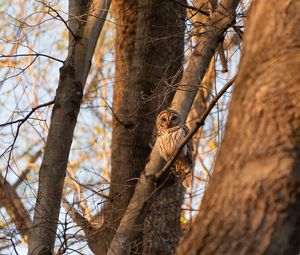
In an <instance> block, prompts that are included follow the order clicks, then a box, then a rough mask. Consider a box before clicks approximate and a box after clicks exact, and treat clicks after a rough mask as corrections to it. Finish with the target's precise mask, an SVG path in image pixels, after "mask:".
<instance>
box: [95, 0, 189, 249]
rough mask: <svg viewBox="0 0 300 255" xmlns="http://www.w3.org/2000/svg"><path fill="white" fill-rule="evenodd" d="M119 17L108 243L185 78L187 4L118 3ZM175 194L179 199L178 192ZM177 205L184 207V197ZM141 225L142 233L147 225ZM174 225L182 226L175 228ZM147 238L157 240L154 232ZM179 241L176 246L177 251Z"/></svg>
mask: <svg viewBox="0 0 300 255" xmlns="http://www.w3.org/2000/svg"><path fill="white" fill-rule="evenodd" d="M114 15H115V20H116V23H117V40H116V41H117V44H116V59H117V61H116V74H115V85H114V105H113V111H114V115H115V118H114V120H113V140H112V170H111V187H110V197H111V198H112V200H111V201H110V202H107V204H106V206H105V211H104V224H103V228H102V229H101V230H100V231H101V232H102V233H101V236H102V238H103V239H104V240H105V241H104V243H105V245H108V246H109V244H110V242H111V240H112V238H113V236H114V234H115V229H116V228H117V227H118V224H119V222H120V220H121V218H122V215H123V213H124V211H125V210H126V207H127V205H128V203H129V201H130V199H131V196H132V193H133V191H134V186H135V183H136V178H137V177H138V176H139V174H140V171H141V170H142V169H144V167H145V163H146V160H147V157H148V156H149V154H150V150H151V147H150V145H151V143H152V142H153V141H152V138H153V130H154V129H155V118H156V115H157V113H158V112H160V110H161V109H162V108H163V107H166V106H168V105H169V104H170V102H171V99H172V97H173V95H174V92H175V90H174V89H173V88H172V86H168V85H166V84H171V83H172V82H173V83H175V82H176V81H178V78H180V68H181V65H182V61H183V34H184V25H183V23H184V8H183V7H182V6H180V5H178V4H176V3H174V2H172V1H158V0H155V1H148V0H140V1H115V2H114ZM176 77H177V79H176ZM169 192H171V193H172V196H173V200H174V203H176V197H177V194H176V193H174V192H173V191H169ZM167 196H168V197H170V195H167ZM176 206H177V207H178V208H177V210H180V207H179V206H178V201H177V203H176ZM174 208H175V207H174ZM169 217H177V218H178V213H177V214H176V213H171V212H170V214H169ZM178 222H179V218H178ZM168 227H169V228H170V231H169V232H170V233H171V232H173V235H174V233H178V230H179V229H178V227H179V224H177V225H173V226H171V225H169V226H168ZM136 228H137V229H139V231H140V232H141V231H142V229H143V225H140V226H139V227H137V226H136ZM171 228H176V229H175V230H174V231H171ZM147 233H148V234H149V232H147ZM141 236H142V235H140V237H141ZM146 238H147V239H148V240H149V241H150V242H152V240H150V238H151V237H150V236H146ZM167 239H168V238H167ZM153 241H154V240H153ZM170 243H171V242H170ZM141 244H142V240H141V238H140V239H139V240H138V241H137V242H136V246H137V247H135V248H134V249H137V250H139V251H138V252H141ZM176 244H177V242H176V243H173V244H172V246H173V250H174V248H175V246H176ZM103 248H104V249H105V247H103ZM106 249H107V247H106ZM132 252H133V251H132ZM136 252H137V251H136Z"/></svg>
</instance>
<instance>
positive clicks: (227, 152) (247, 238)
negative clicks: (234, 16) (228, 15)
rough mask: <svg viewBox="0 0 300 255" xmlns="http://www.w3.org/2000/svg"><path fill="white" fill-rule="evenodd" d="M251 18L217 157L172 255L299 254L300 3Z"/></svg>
mask: <svg viewBox="0 0 300 255" xmlns="http://www.w3.org/2000/svg"><path fill="white" fill-rule="evenodd" d="M249 15H250V16H249V24H247V28H246V33H245V38H244V42H245V45H244V51H243V56H242V62H241V64H240V69H239V74H238V79H237V82H236V87H235V89H234V92H233V98H232V102H231V104H230V109H229V117H228V124H227V127H226V130H225V136H224V139H223V142H222V147H221V151H220V154H219V156H218V158H217V162H216V166H215V170H214V173H213V176H212V178H211V180H210V183H209V186H208V188H207V190H206V192H205V196H204V198H203V201H202V204H201V209H200V212H199V215H198V216H197V219H196V221H195V223H194V225H193V227H192V230H191V231H190V232H189V233H188V235H187V236H186V237H185V239H184V241H183V242H182V244H181V245H180V247H179V248H178V251H177V254H249V255H250V254H270V255H271V254H272V255H277V254H278V255H279V254H281V255H284V254H289V255H290V254H291V255H292V254H295V255H296V254H299V248H300V236H299V227H300V178H299V176H300V161H299V159H300V146H299V144H300V130H299V125H300V123H299V119H300V100H299V98H300V72H299V66H300V36H299V34H300V26H299V25H300V2H299V1H283V0H281V1H275V0H271V1H254V2H253V4H252V7H251V10H250V14H249Z"/></svg>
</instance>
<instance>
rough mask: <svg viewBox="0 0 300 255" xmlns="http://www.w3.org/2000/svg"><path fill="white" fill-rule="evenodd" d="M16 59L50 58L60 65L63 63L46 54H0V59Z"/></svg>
mask: <svg viewBox="0 0 300 255" xmlns="http://www.w3.org/2000/svg"><path fill="white" fill-rule="evenodd" d="M17 57H45V58H50V59H52V60H55V61H58V62H60V63H62V64H63V63H64V61H63V60H61V59H58V58H55V57H52V56H50V55H46V54H43V53H26V54H16V55H3V54H1V55H0V58H17Z"/></svg>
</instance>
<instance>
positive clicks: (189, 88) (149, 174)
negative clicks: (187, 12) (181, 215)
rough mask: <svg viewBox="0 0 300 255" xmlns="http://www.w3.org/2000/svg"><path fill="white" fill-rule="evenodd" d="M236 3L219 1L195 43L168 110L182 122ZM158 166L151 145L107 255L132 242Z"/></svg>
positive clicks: (122, 250) (159, 160) (121, 251)
mask: <svg viewBox="0 0 300 255" xmlns="http://www.w3.org/2000/svg"><path fill="white" fill-rule="evenodd" d="M238 2H239V1H237V0H232V1H231V0H224V1H221V3H220V4H219V5H218V7H217V9H216V11H215V12H214V13H213V15H212V18H211V20H210V21H209V23H208V26H207V34H206V36H203V37H201V38H200V39H199V41H198V44H197V46H196V48H195V50H194V51H193V54H192V56H191V58H190V61H189V65H188V67H187V68H186V71H185V72H184V74H183V78H182V79H181V82H180V84H179V87H178V89H177V91H176V94H175V97H174V99H173V101H172V108H173V109H175V110H176V111H178V112H179V113H180V115H181V117H182V120H183V121H185V119H186V117H187V114H188V112H189V109H190V107H191V105H192V103H193V100H194V97H195V95H196V92H197V86H198V85H199V84H200V82H201V80H202V78H203V76H204V74H205V71H206V69H207V67H208V64H209V62H210V60H211V57H212V56H213V54H214V51H215V49H216V47H217V45H218V42H219V40H220V38H221V36H223V34H224V31H226V30H227V28H228V27H229V26H230V24H231V23H232V21H233V20H234V16H235V9H236V7H237V5H238ZM200 55H201V57H200ZM162 165H163V160H162V158H161V157H160V154H159V152H158V150H157V145H156V144H155V145H154V147H153V150H152V152H151V155H150V160H149V162H148V163H147V164H146V166H145V170H144V171H143V172H142V174H141V175H140V178H139V180H138V183H137V185H136V188H135V191H134V194H133V196H132V199H131V200H130V203H129V205H128V207H127V209H126V211H125V213H124V216H123V218H122V220H121V222H120V224H119V227H118V229H117V232H116V234H115V236H114V238H113V240H112V243H111V246H110V249H109V251H108V255H113V254H127V252H128V249H130V244H131V242H132V240H133V239H134V238H135V237H136V234H137V233H138V232H137V231H136V230H135V228H134V227H133V226H136V225H139V224H141V223H142V222H144V220H145V215H146V212H147V208H148V206H149V205H150V204H151V199H150V198H152V195H153V191H154V189H155V186H154V181H153V174H156V173H157V172H159V170H160V169H161V168H162Z"/></svg>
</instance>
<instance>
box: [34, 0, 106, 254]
mask: <svg viewBox="0 0 300 255" xmlns="http://www.w3.org/2000/svg"><path fill="white" fill-rule="evenodd" d="M109 5H110V1H103V2H102V1H95V2H93V1H92V2H91V3H90V4H87V3H86V1H80V0H77V1H70V3H69V13H70V14H69V16H70V20H71V22H70V23H69V26H68V28H69V32H70V36H69V38H70V43H69V53H68V57H67V59H66V61H65V63H64V65H63V67H62V68H61V69H60V80H59V86H58V88H57V91H56V98H55V105H54V108H53V111H52V115H51V125H50V129H49V135H48V138H47V144H46V148H45V154H44V157H43V161H42V164H41V167H40V173H39V187H38V194H37V201H36V206H35V213H34V220H33V227H32V229H31V231H30V239H29V254H30V255H34V254H39V255H40V254H52V253H53V249H54V243H55V237H56V229H57V224H58V216H59V211H60V203H61V197H62V190H63V185H64V180H65V175H66V168H67V163H68V157H69V152H70V148H71V144H72V140H73V132H74V128H75V125H76V122H77V115H78V112H79V108H80V104H81V98H82V93H83V88H84V85H85V81H86V78H87V75H88V72H89V69H90V65H91V60H92V57H93V52H94V49H95V46H96V43H97V40H98V37H99V34H100V31H101V29H102V26H103V24H104V21H105V17H106V14H107V10H108V8H109ZM86 13H89V14H90V15H85V14H86ZM79 15H82V17H84V18H81V19H80V20H79V19H77V18H75V17H76V16H79Z"/></svg>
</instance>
